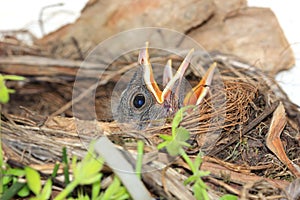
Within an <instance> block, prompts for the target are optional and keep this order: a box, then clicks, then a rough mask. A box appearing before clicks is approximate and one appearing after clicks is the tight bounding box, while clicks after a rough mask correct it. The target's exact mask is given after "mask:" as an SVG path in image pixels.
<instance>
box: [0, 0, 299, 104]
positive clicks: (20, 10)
mask: <svg viewBox="0 0 300 200" xmlns="http://www.w3.org/2000/svg"><path fill="white" fill-rule="evenodd" d="M87 1H88V0H0V31H6V30H18V29H28V30H30V31H31V32H32V33H34V34H35V35H36V36H38V37H41V30H40V28H39V25H38V20H39V15H40V11H41V9H42V8H43V7H44V6H47V5H55V4H59V3H64V5H62V6H55V7H50V8H47V9H46V10H44V14H43V21H44V29H45V32H51V31H54V30H55V29H57V28H58V27H60V26H61V25H63V24H65V23H70V22H73V21H75V20H76V19H77V18H78V17H79V15H80V10H81V9H82V8H83V7H84V5H85V3H86V2H87ZM298 4H299V5H300V1H297V0H277V1H275V0H248V5H249V6H257V7H270V8H271V9H272V10H273V11H274V12H275V14H276V16H277V18H278V21H279V23H280V25H281V27H282V28H283V30H284V33H285V35H286V37H287V39H288V41H289V43H290V44H291V47H292V48H293V50H294V53H295V57H296V66H295V67H294V68H292V69H291V70H289V71H286V72H282V73H280V74H279V75H277V77H276V79H277V81H278V82H279V83H280V85H281V86H282V87H283V89H284V90H285V91H286V92H287V93H288V95H289V97H290V98H291V99H292V101H293V102H295V103H297V104H298V105H300V92H298V91H299V90H300V26H299V25H300V11H299V8H300V6H299V5H298Z"/></svg>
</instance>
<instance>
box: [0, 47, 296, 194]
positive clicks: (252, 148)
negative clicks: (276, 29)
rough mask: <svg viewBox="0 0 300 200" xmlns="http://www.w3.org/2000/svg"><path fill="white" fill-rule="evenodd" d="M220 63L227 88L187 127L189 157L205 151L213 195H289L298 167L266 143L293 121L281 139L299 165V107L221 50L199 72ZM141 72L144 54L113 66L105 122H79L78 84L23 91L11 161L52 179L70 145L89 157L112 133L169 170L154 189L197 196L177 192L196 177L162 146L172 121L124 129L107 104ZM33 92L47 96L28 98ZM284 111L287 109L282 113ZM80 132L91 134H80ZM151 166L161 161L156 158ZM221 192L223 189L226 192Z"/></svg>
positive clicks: (7, 140) (215, 92) (36, 84)
mask: <svg viewBox="0 0 300 200" xmlns="http://www.w3.org/2000/svg"><path fill="white" fill-rule="evenodd" d="M154 55H155V54H154ZM157 55H160V56H156V57H155V56H152V59H154V60H156V61H157V62H161V63H165V62H166V61H167V59H169V58H172V59H173V62H174V63H175V66H176V63H177V64H178V63H180V62H181V61H182V58H181V57H178V56H176V55H165V56H161V54H159V53H157ZM212 62H216V63H217V66H218V70H219V72H220V76H219V79H218V80H219V81H220V84H216V85H213V86H212V87H211V88H210V93H209V95H208V96H207V97H206V98H205V100H204V101H203V102H202V103H201V104H200V105H199V106H198V108H197V109H195V110H194V111H190V113H189V114H188V115H186V116H185V117H184V118H183V120H182V121H181V123H180V125H181V126H183V127H185V128H186V129H188V130H189V131H190V133H191V139H190V140H189V143H190V144H191V147H190V148H187V149H186V151H187V152H188V154H189V155H190V156H191V157H194V156H195V155H197V153H198V152H199V151H202V152H204V153H205V157H204V160H203V163H202V166H201V168H202V169H203V170H209V171H211V174H212V176H209V177H207V178H204V180H205V181H206V182H207V183H208V184H209V186H210V187H211V193H210V195H211V197H216V196H218V194H220V193H222V191H223V192H224V191H229V192H231V193H234V194H238V195H240V196H241V197H245V198H252V199H257V198H259V197H262V198H263V197H280V195H282V196H285V193H284V187H287V186H288V184H289V181H292V180H294V179H295V177H297V174H295V173H294V171H293V170H291V168H290V167H289V165H290V163H285V162H283V159H282V158H281V157H280V156H278V155H277V154H276V153H274V152H273V151H272V149H271V150H270V146H268V142H267V140H266V139H267V138H268V135H269V134H270V133H271V132H272V131H273V130H274V131H276V130H277V129H276V126H275V125H274V124H275V122H276V118H278V117H279V118H280V119H283V120H282V121H285V122H286V123H284V126H283V129H282V131H281V132H280V133H279V134H281V136H280V140H281V142H282V145H283V148H284V151H285V153H286V155H287V157H288V159H289V160H290V161H291V162H292V163H293V164H295V165H298V166H299V165H300V160H299V155H300V144H299V124H300V123H299V119H300V118H299V112H298V107H297V106H296V105H294V104H293V103H292V102H291V101H290V100H289V99H288V97H287V96H286V95H285V93H284V92H283V91H282V90H281V88H280V87H279V86H278V84H277V83H276V81H275V80H274V79H273V78H271V77H269V76H267V75H266V74H264V73H263V72H261V71H260V70H258V69H256V68H255V67H253V66H251V65H249V64H247V63H245V62H242V61H240V60H239V59H238V58H236V57H233V56H229V55H223V54H220V53H217V52H213V53H211V54H210V58H209V59H207V58H205V57H201V56H200V58H199V65H198V66H200V67H202V68H203V69H205V68H207V66H209V65H210V64H211V63H212ZM124 65H125V67H124ZM135 66H137V63H136V54H133V55H131V56H129V57H128V56H127V57H126V58H125V59H124V58H120V59H118V60H116V61H115V62H114V63H112V64H111V67H110V69H111V70H110V71H109V73H107V76H105V78H104V79H105V81H102V82H101V84H99V86H98V89H97V92H96V109H97V114H98V121H87V120H80V119H76V118H72V112H71V108H70V107H71V104H70V102H71V98H72V86H73V80H70V79H64V78H61V79H59V81H57V80H56V81H53V80H52V81H44V80H38V79H35V80H31V81H30V82H28V83H26V85H25V86H23V88H22V92H20V93H17V94H16V95H15V96H13V98H12V100H11V104H10V106H15V107H14V108H15V110H14V111H12V108H11V107H4V110H3V115H2V139H3V143H4V145H3V148H4V152H5V158H6V159H7V162H8V163H10V164H12V165H16V166H22V165H28V164H30V165H33V166H35V167H36V168H38V169H40V170H41V171H42V172H44V173H47V172H48V171H47V170H50V169H51V167H53V164H54V163H55V162H57V161H60V159H61V154H62V147H67V150H68V153H69V154H70V155H77V156H79V157H83V156H84V154H85V153H86V146H87V143H88V142H90V141H91V140H93V139H96V138H97V137H100V136H102V135H106V136H108V137H109V139H110V140H111V141H113V142H114V143H115V144H116V145H117V146H119V147H120V149H121V150H122V151H129V152H132V153H133V154H134V153H136V141H137V140H140V139H141V140H144V141H145V144H146V147H145V152H146V153H145V156H146V157H147V155H152V156H153V155H155V156H154V157H155V161H156V162H158V163H160V164H161V165H163V166H165V167H166V168H165V169H164V170H160V171H158V172H157V173H159V174H158V175H159V176H157V177H160V178H156V179H155V177H156V176H154V175H153V177H151V176H150V175H149V174H145V175H144V177H143V178H144V179H143V180H144V181H145V182H146V184H147V185H148V186H151V187H152V191H153V193H154V194H155V195H158V196H160V195H162V196H165V197H167V198H169V197H171V196H172V197H176V198H178V199H181V198H187V197H189V194H188V192H190V188H187V191H186V192H185V191H184V190H185V186H183V185H181V186H180V188H181V190H179V191H180V192H176V191H177V190H176V189H174V188H176V187H179V186H178V185H176V184H177V183H179V182H180V181H181V180H182V178H184V177H186V176H187V174H188V173H189V172H188V168H187V166H186V164H184V162H183V161H182V160H181V159H180V158H177V159H170V157H168V156H167V155H166V153H164V152H158V151H157V150H156V149H155V148H154V147H155V146H156V145H157V144H158V143H159V142H161V139H160V137H159V134H161V133H166V134H170V133H171V120H166V123H164V124H162V125H160V126H155V127H150V128H148V129H146V130H143V131H135V130H130V129H127V130H126V131H124V129H121V128H120V127H119V125H118V124H117V123H116V122H115V121H113V120H112V115H111V114H110V112H107V111H108V110H109V111H110V110H111V109H110V104H109V105H108V104H104V105H103V102H104V101H103V99H107V98H109V97H110V96H111V91H112V89H113V88H114V85H115V84H116V81H117V80H118V78H119V77H120V76H121V75H122V73H124V72H125V71H126V70H129V69H131V68H134V67H135ZM124 69H126V70H124ZM203 69H202V70H203ZM200 71H201V70H200ZM200 77H201V75H200V74H199V69H196V68H194V67H192V68H191V69H190V71H188V72H187V78H188V79H189V80H190V81H191V83H193V81H194V82H195V81H196V80H199V79H200ZM16 87H18V86H16ZM48 88H51V90H48ZM32 91H34V92H36V93H39V94H40V95H39V96H35V95H28V94H30V92H32ZM25 102H26V103H25ZM19 105H22V107H21V108H20V107H19ZM61 105H64V106H61ZM282 105H283V111H282V110H281V112H279V111H278V110H279V108H281V106H282ZM33 110H39V111H40V112H39V113H38V112H33ZM57 111H58V112H57ZM277 112H278V113H279V114H278V113H277ZM103 113H108V114H107V115H106V114H103ZM275 113H276V114H275ZM57 114H59V115H60V116H57ZM95 127H96V129H95ZM274 127H275V128H274ZM79 129H80V130H79ZM79 131H80V132H81V133H82V132H84V134H78V132H79ZM148 157H151V156H148ZM150 162H153V158H152V159H151V158H149V160H148V163H150ZM153 179H155V180H153ZM220 187H221V188H223V190H220V189H218V188H220ZM162 188H164V189H162Z"/></svg>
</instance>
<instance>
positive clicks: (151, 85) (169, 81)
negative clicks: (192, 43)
mask: <svg viewBox="0 0 300 200" xmlns="http://www.w3.org/2000/svg"><path fill="white" fill-rule="evenodd" d="M148 45H149V43H148V42H146V47H145V48H144V49H142V50H141V51H140V53H139V59H138V61H139V63H140V65H142V66H143V78H144V82H145V84H146V87H147V88H148V90H149V91H150V92H151V93H152V94H153V96H154V98H155V99H156V101H157V102H158V103H159V104H162V103H164V101H165V100H166V99H167V98H169V97H170V94H171V92H172V91H173V90H174V86H175V83H176V82H177V81H178V85H180V84H181V82H182V79H183V76H184V73H185V71H186V69H187V67H188V66H189V64H190V60H191V58H192V54H193V52H194V49H191V50H190V52H189V53H188V54H187V56H186V57H185V59H184V60H183V62H182V63H181V65H180V67H179V68H178V70H177V72H176V73H175V75H174V76H173V73H172V66H171V65H172V61H171V60H168V63H167V65H166V67H165V70H164V75H163V86H164V89H163V91H161V90H160V89H159V87H158V84H157V83H156V81H155V79H154V75H153V70H152V66H151V63H150V60H149V52H148ZM215 68H216V64H215V63H214V64H212V65H211V66H210V68H209V69H208V71H207V72H206V74H205V75H204V77H203V78H202V80H201V81H200V82H199V84H198V85H197V86H195V87H194V88H193V89H192V90H191V91H190V92H188V93H187V95H186V97H185V98H184V102H183V105H184V106H186V105H199V104H200V103H201V101H202V100H203V99H204V97H205V96H206V95H207V93H208V91H209V87H208V86H209V85H211V82H212V79H213V75H214V71H215ZM177 92H179V91H178V90H177ZM176 95H180V94H175V96H176Z"/></svg>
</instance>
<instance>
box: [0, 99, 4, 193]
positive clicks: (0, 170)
mask: <svg viewBox="0 0 300 200" xmlns="http://www.w3.org/2000/svg"><path fill="white" fill-rule="evenodd" d="M1 117H2V104H0V199H1V198H2V194H3V175H4V174H3V151H2V130H1V129H2V121H1Z"/></svg>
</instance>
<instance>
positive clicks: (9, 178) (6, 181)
mask: <svg viewBox="0 0 300 200" xmlns="http://www.w3.org/2000/svg"><path fill="white" fill-rule="evenodd" d="M12 179H13V177H12V176H9V175H4V176H3V177H2V180H1V181H2V184H3V185H7V184H9V183H10V182H11V181H12Z"/></svg>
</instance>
